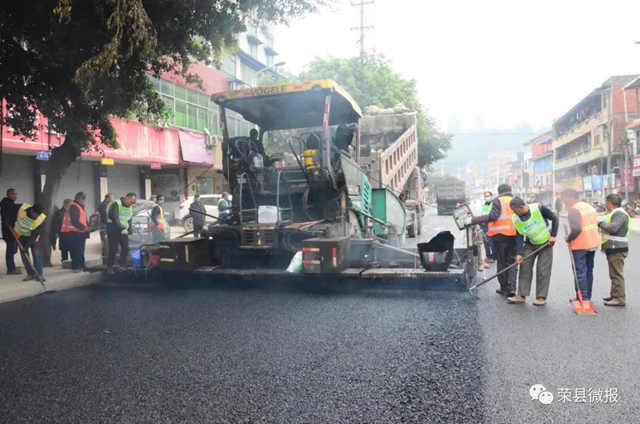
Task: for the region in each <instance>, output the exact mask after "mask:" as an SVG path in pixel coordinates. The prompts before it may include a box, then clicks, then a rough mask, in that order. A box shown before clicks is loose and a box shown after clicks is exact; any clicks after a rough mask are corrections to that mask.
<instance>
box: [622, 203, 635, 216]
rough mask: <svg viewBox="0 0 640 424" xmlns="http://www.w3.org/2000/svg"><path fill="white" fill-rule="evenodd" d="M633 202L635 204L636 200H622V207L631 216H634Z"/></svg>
mask: <svg viewBox="0 0 640 424" xmlns="http://www.w3.org/2000/svg"><path fill="white" fill-rule="evenodd" d="M635 204H636V202H629V200H624V201H623V202H622V207H623V208H624V210H625V211H626V212H627V213H628V214H629V216H630V217H631V218H633V217H635V216H636V211H635V207H634V206H635Z"/></svg>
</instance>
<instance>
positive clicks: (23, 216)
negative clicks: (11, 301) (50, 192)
mask: <svg viewBox="0 0 640 424" xmlns="http://www.w3.org/2000/svg"><path fill="white" fill-rule="evenodd" d="M45 218H46V215H45V214H44V207H43V206H42V205H41V204H35V205H33V206H31V205H30V204H28V203H24V204H23V205H22V207H20V210H19V211H18V219H17V220H16V224H15V225H14V227H13V236H14V237H15V239H16V242H17V243H18V247H20V255H21V256H22V263H23V264H24V267H25V269H26V270H27V274H28V275H27V277H26V278H24V280H23V281H30V280H36V279H37V280H38V281H40V282H41V283H43V282H44V281H45V280H44V278H43V277H42V262H41V261H40V246H39V245H38V240H39V239H40V235H39V232H40V230H41V229H42V223H43V222H44V220H45ZM29 250H31V252H32V254H33V256H32V257H33V264H32V263H31V261H30V260H29V258H28V255H29Z"/></svg>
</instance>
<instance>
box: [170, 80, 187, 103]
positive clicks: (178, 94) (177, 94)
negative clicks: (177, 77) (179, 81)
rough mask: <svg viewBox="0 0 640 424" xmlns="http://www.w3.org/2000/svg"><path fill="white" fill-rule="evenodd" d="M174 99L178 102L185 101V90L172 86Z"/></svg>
mask: <svg viewBox="0 0 640 424" xmlns="http://www.w3.org/2000/svg"><path fill="white" fill-rule="evenodd" d="M173 89H174V92H175V94H174V97H175V98H176V99H180V100H187V89H186V88H184V87H180V86H178V85H175V84H174V88H173Z"/></svg>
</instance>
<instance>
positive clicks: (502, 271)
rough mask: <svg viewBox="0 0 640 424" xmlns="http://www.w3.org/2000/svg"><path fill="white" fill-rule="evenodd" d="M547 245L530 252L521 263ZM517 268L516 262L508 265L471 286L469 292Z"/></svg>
mask: <svg viewBox="0 0 640 424" xmlns="http://www.w3.org/2000/svg"><path fill="white" fill-rule="evenodd" d="M547 246H548V245H547V244H546V243H545V244H543V245H542V246H540V247H538V248H537V249H536V250H534V251H533V252H531V253H530V254H528V255H527V256H525V257H524V258H522V262H524V261H526V260H527V259H531V257H533V256H534V255H535V254H536V253H538V252H539V251H541V250H542V249H544V248H545V247H547ZM515 266H518V263H517V262H514V263H512V264H511V265H509V266H508V267H506V268H503V269H502V270H500V271H499V272H497V273H496V274H493V275H492V276H491V277H489V278H486V279H484V280H482V281H481V282H479V283H478V284H476V285H475V286H471V287H470V288H469V291H472V290H474V289H477V288H478V287H480V286H482V285H484V284H486V283H488V282H489V281H491V280H493V279H494V278H497V277H498V276H499V275H500V274H503V273H505V272H507V271H509V270H510V269H511V268H513V267H515Z"/></svg>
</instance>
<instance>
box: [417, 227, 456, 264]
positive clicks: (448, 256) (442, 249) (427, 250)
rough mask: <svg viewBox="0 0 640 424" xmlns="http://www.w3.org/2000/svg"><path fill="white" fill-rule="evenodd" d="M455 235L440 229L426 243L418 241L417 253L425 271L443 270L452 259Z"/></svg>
mask: <svg viewBox="0 0 640 424" xmlns="http://www.w3.org/2000/svg"><path fill="white" fill-rule="evenodd" d="M454 241H455V237H454V236H453V234H451V232H449V231H442V232H441V233H438V235H437V236H435V237H434V238H432V239H431V240H430V241H429V242H428V243H418V246H417V247H418V255H420V262H421V263H422V267H423V268H424V269H425V271H435V272H444V271H446V270H448V269H449V266H450V265H451V261H452V260H453V251H454V248H453V245H454Z"/></svg>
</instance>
